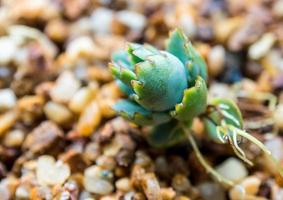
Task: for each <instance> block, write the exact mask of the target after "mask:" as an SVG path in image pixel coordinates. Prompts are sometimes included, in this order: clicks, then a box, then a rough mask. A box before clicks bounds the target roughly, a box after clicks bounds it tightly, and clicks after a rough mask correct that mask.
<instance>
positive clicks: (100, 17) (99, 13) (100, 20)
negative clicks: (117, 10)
mask: <svg viewBox="0 0 283 200" xmlns="http://www.w3.org/2000/svg"><path fill="white" fill-rule="evenodd" d="M112 20H113V11H112V10H110V9H106V8H98V9H96V10H95V11H94V12H93V13H92V14H91V25H92V29H93V31H94V32H95V33H97V34H101V35H103V34H108V33H110V32H111V24H112Z"/></svg>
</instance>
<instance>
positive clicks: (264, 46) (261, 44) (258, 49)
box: [248, 33, 276, 60]
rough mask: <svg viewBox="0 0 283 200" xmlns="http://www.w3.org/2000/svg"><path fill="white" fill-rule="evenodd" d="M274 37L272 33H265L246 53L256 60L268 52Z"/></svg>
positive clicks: (274, 39)
mask: <svg viewBox="0 0 283 200" xmlns="http://www.w3.org/2000/svg"><path fill="white" fill-rule="evenodd" d="M275 41H276V37H275V36H274V34H272V33H265V34H264V35H263V36H262V37H261V38H260V39H259V40H258V41H257V42H255V43H254V44H252V45H251V46H250V48H249V51H248V54H249V57H250V58H251V59H254V60H258V59H260V58H262V57H263V56H264V55H266V54H267V53H268V51H269V50H270V49H271V47H272V46H273V44H274V43H275Z"/></svg>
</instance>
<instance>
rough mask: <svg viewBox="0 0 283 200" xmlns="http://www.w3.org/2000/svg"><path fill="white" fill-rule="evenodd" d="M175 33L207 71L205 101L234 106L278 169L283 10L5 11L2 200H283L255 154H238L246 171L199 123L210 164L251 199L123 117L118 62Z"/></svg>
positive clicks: (179, 2)
mask: <svg viewBox="0 0 283 200" xmlns="http://www.w3.org/2000/svg"><path fill="white" fill-rule="evenodd" d="M176 27H179V28H181V29H183V30H184V32H185V34H186V35H187V36H188V37H189V39H190V40H191V42H192V43H193V44H194V46H195V47H196V49H197V50H198V51H199V53H200V54H201V55H202V56H203V58H204V59H205V60H206V63H207V69H208V73H209V79H210V80H209V83H208V84H209V96H220V97H227V98H231V99H233V100H235V101H236V102H237V103H238V105H239V107H240V109H241V111H242V113H243V117H244V120H245V123H244V125H245V129H247V130H248V131H249V132H250V133H251V134H253V135H254V136H255V137H257V138H258V139H260V140H261V141H263V142H264V143H265V145H266V146H267V147H268V148H269V149H270V150H271V151H272V153H273V154H274V156H275V157H276V158H277V159H278V160H279V161H280V163H282V161H283V153H282V152H283V142H282V136H281V135H280V134H281V133H282V129H283V93H282V89H283V0H1V1H0V180H1V181H0V200H2V199H3V200H6V199H7V200H9V199H36V200H38V199H62V200H63V199H70V200H75V199H81V200H84V199H103V200H112V199H113V200H114V199H135V200H143V199H152V200H155V199H156V200H159V199H165V200H167V199H176V200H194V199H204V200H214V199H215V200H225V199H232V200H240V199H244V200H248V199H249V200H265V199H273V200H282V199H283V190H282V189H280V187H281V186H282V185H283V181H282V178H280V176H279V175H278V173H277V171H276V170H275V169H274V166H273V165H272V164H270V162H269V161H268V160H267V159H266V158H265V157H264V156H262V155H261V154H260V152H259V151H258V149H256V148H255V147H254V146H253V145H250V144H246V143H242V144H241V145H242V148H244V149H245V151H246V152H247V156H248V158H249V159H251V160H252V161H254V162H255V163H256V164H257V167H254V168H248V167H247V166H246V165H244V164H243V163H242V162H240V161H239V160H235V159H234V158H233V153H232V151H231V149H230V148H229V147H228V146H223V145H217V144H214V143H213V142H211V141H209V140H208V139H207V137H206V135H205V133H204V131H203V126H202V124H201V123H200V122H199V121H197V120H196V121H195V122H194V125H193V128H194V130H195V132H196V133H197V136H196V138H197V139H198V141H199V143H200V147H201V149H202V150H203V152H204V154H205V156H206V157H207V158H208V160H209V162H210V163H212V164H213V165H214V166H218V167H217V169H218V170H220V171H221V173H222V174H226V175H227V176H228V177H229V178H230V179H231V180H234V181H237V182H238V183H239V184H240V185H241V187H242V188H244V189H245V190H246V191H247V192H246V193H245V194H244V193H243V190H241V189H239V188H237V187H234V188H231V189H227V188H223V187H221V186H220V185H219V184H217V183H216V182H214V181H212V180H211V179H210V176H209V175H208V174H207V173H206V172H205V171H204V170H203V169H202V167H201V166H200V165H199V164H198V163H197V162H196V159H195V157H194V154H193V153H192V151H191V150H190V148H189V147H188V145H185V146H181V147H176V148H172V149H168V150H156V149H152V148H150V147H149V146H148V145H147V143H146V141H145V140H144V138H143V136H142V133H141V130H140V129H137V128H136V127H133V126H132V125H129V124H128V123H127V122H125V121H123V120H122V119H121V118H116V117H115V113H114V111H113V110H112V109H111V106H112V105H113V104H114V103H115V102H116V101H117V99H119V98H120V97H121V95H122V94H121V93H120V92H119V90H118V89H117V86H116V85H115V83H114V82H113V79H112V76H111V74H110V72H109V70H108V67H107V65H108V63H109V62H110V60H111V54H112V53H113V52H114V51H116V50H120V49H124V48H125V47H126V43H127V42H137V43H150V44H152V45H155V46H156V47H158V48H160V49H162V48H164V44H165V40H166V38H167V37H168V34H169V32H170V30H172V29H174V28H176ZM276 102H277V103H276ZM125 133H126V134H125ZM133 133H134V134H133ZM62 161H63V162H64V164H62ZM55 163H57V164H55ZM58 163H61V164H58ZM58 166H59V167H58ZM141 174H142V177H144V179H140V176H141ZM141 183H142V184H143V185H140V184H141ZM152 194H155V196H154V195H153V196H151V195H152ZM245 195H246V196H245Z"/></svg>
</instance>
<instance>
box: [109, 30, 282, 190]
mask: <svg viewBox="0 0 283 200" xmlns="http://www.w3.org/2000/svg"><path fill="white" fill-rule="evenodd" d="M112 61H113V62H112V63H111V64H110V65H109V66H110V69H111V71H112V74H113V76H114V77H115V78H116V81H117V84H118V85H119V87H120V89H121V91H122V92H124V93H125V95H126V96H127V97H128V98H127V99H123V100H120V101H118V102H117V103H116V105H115V106H114V109H115V110H116V111H117V113H118V114H120V115H121V116H123V117H124V118H126V119H128V120H130V121H132V122H134V123H135V124H137V125H149V126H151V127H152V128H151V132H150V133H149V134H148V135H147V139H148V141H149V143H150V144H151V145H153V146H155V147H168V146H172V145H175V144H177V143H180V142H182V141H184V140H185V139H186V138H188V139H189V141H190V143H191V145H192V147H193V149H194V151H195V153H196V156H197V158H198V160H199V161H200V163H201V164H202V165H203V166H204V168H205V169H206V170H207V171H208V172H209V173H211V174H212V176H213V177H215V178H216V179H218V180H219V181H220V182H223V183H225V184H228V185H232V184H233V183H232V182H231V181H229V180H227V179H226V178H224V177H222V176H221V175H220V174H218V173H217V172H216V171H215V170H214V169H213V168H212V167H211V166H210V165H208V164H207V162H206V161H205V159H204V158H203V156H202V154H201V153H200V151H199V149H198V146H197V145H196V142H195V140H194V137H193V136H192V130H191V129H190V128H191V124H192V121H193V119H194V118H195V117H199V118H200V119H201V120H202V121H203V122H204V125H205V128H206V132H207V134H208V136H209V137H210V138H211V139H212V140H214V141H216V142H219V143H230V145H231V146H232V148H233V150H234V152H235V154H236V155H237V156H238V157H239V158H241V159H242V160H243V161H245V162H246V163H248V164H250V165H252V162H251V161H250V160H248V159H247V158H246V155H245V153H244V151H243V150H242V149H241V148H240V147H239V145H238V139H239V138H241V137H244V138H246V139H248V140H249V141H251V142H253V143H254V144H256V145H257V146H259V147H260V148H261V149H262V150H263V151H264V152H265V153H266V154H267V155H269V156H270V157H272V156H271V154H270V152H269V151H268V150H267V149H266V148H265V147H264V145H263V144H262V143H261V142H260V141H258V140H257V139H256V138H254V137H252V136H251V135H250V134H248V133H246V132H245V131H243V130H242V126H243V122H242V116H241V113H240V111H239V109H238V107H237V106H236V104H235V103H233V102H232V101H231V100H227V99H214V100H212V101H211V102H210V103H209V104H207V87H206V79H207V72H206V65H205V62H204V60H203V59H202V57H201V56H200V55H199V53H198V52H197V51H196V50H195V49H194V47H193V46H192V44H191V43H190V42H189V41H188V39H187V37H186V36H185V34H184V33H183V32H182V31H181V30H179V29H177V30H175V31H173V32H171V34H170V37H169V39H168V40H167V43H166V49H165V51H160V50H158V49H156V48H155V47H153V46H151V45H148V44H145V45H140V44H132V43H131V44H128V49H127V51H126V52H123V51H122V52H117V53H115V54H114V55H113V57H112ZM272 160H274V159H273V158H272ZM280 172H281V171H280Z"/></svg>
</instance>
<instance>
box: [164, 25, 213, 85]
mask: <svg viewBox="0 0 283 200" xmlns="http://www.w3.org/2000/svg"><path fill="white" fill-rule="evenodd" d="M166 50H167V51H168V52H170V53H172V54H173V55H175V56H176V57H177V58H179V59H180V60H181V61H182V63H183V64H184V66H185V70H186V74H187V77H188V81H189V86H193V85H194V83H195V80H196V78H197V77H198V76H201V77H202V78H203V79H204V80H205V81H206V80H207V72H206V65H205V62H204V60H203V58H202V57H201V56H200V55H199V53H198V52H197V51H196V50H195V48H194V47H193V45H192V43H191V42H190V41H189V40H188V38H187V36H186V35H185V34H184V32H183V31H182V30H180V29H176V30H174V31H173V32H171V33H170V36H169V39H168V40H167V43H166Z"/></svg>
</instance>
